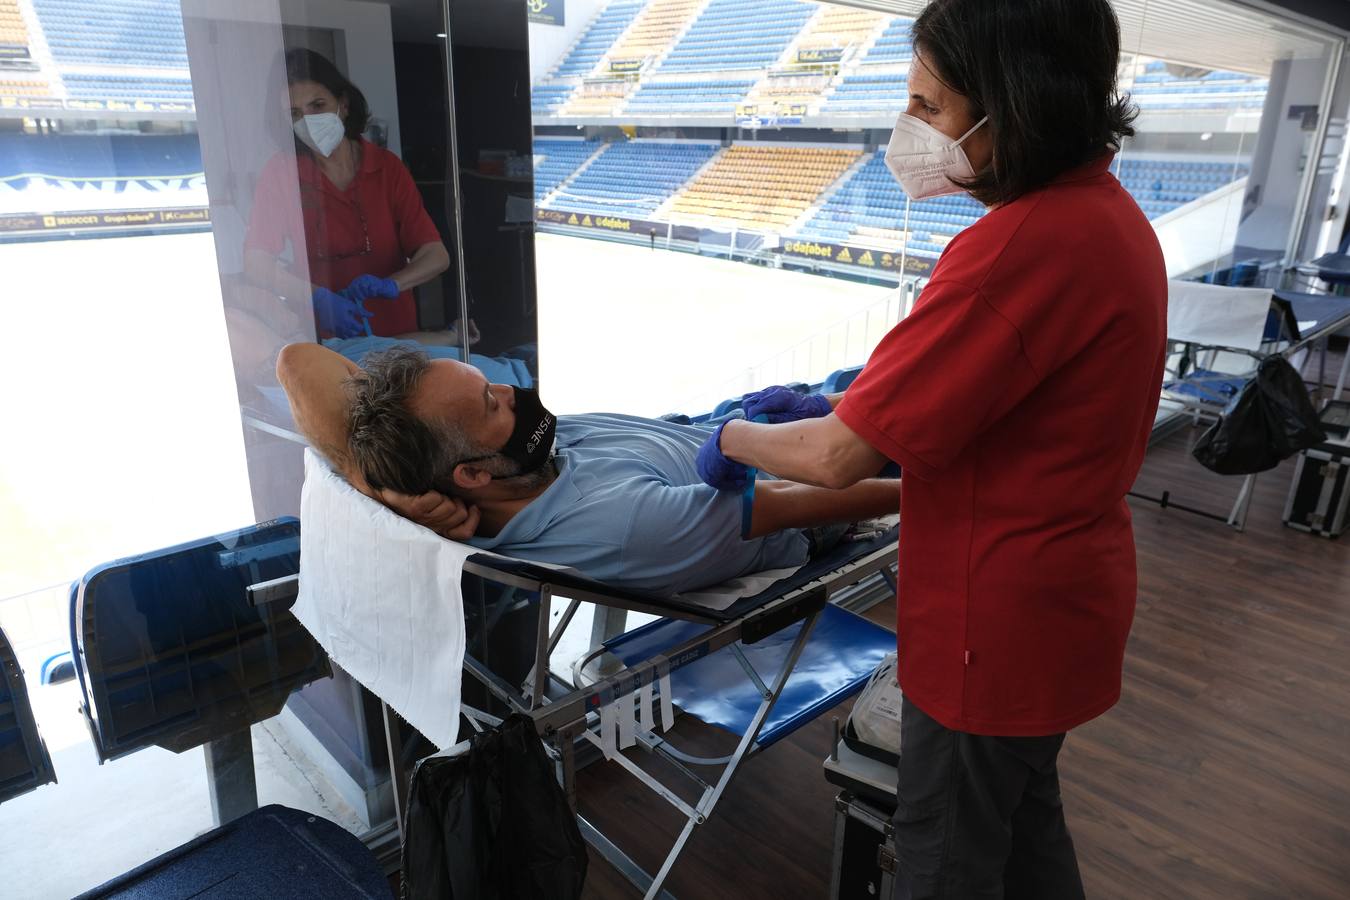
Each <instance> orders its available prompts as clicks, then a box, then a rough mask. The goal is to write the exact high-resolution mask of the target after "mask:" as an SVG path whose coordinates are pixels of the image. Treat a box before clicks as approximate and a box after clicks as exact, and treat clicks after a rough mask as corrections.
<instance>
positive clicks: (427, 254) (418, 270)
mask: <svg viewBox="0 0 1350 900" xmlns="http://www.w3.org/2000/svg"><path fill="white" fill-rule="evenodd" d="M449 267H450V252H449V251H448V250H446V249H445V245H444V244H442V243H441V242H440V241H433V242H432V243H430V244H423V245H422V246H420V247H418V248H417V251H416V252H415V253H413V255H412V259H410V260H408V264H407V265H406V266H404V267H403V268H402V269H400V270H399V271H397V272H395V273H394V274H393V275H391V276H389V277H390V278H392V279H394V281H395V282H396V283H397V284H398V289H399V290H400V291H408V290H412V289H413V288H415V287H417V286H419V285H423V284H426V283H427V282H428V281H430V280H431V279H433V278H435V277H436V276H437V275H439V274H441V273H442V272H444V271H445V270H446V269H447V268H449Z"/></svg>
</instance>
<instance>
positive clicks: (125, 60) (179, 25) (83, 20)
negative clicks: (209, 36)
mask: <svg viewBox="0 0 1350 900" xmlns="http://www.w3.org/2000/svg"><path fill="white" fill-rule="evenodd" d="M33 8H34V9H35V10H36V11H37V16H38V21H39V22H40V23H41V26H42V30H43V31H44V32H45V34H46V38H47V45H48V46H49V47H50V48H51V53H52V56H53V58H54V59H55V60H56V61H57V62H58V63H59V64H62V65H97V66H125V67H128V68H139V69H145V68H170V69H184V70H186V69H187V67H188V60H187V43H186V39H185V38H184V36H183V17H182V14H181V11H180V9H179V4H178V3H177V2H173V0H33Z"/></svg>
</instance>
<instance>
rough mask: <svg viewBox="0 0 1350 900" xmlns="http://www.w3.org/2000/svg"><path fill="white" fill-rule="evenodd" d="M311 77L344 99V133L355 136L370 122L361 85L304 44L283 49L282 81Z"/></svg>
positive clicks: (334, 94) (292, 81)
mask: <svg viewBox="0 0 1350 900" xmlns="http://www.w3.org/2000/svg"><path fill="white" fill-rule="evenodd" d="M300 81H313V82H315V83H316V84H321V85H323V86H324V87H326V88H328V90H330V91H332V93H333V96H334V97H336V98H338V100H339V101H343V100H345V101H347V121H346V125H347V137H349V138H351V139H353V140H355V139H357V138H359V137H360V136H361V135H362V133H363V132H365V130H366V126H367V125H368V124H370V105H369V104H368V103H366V95H365V94H363V93H361V89H360V88H358V87H357V86H356V85H354V84H352V83H351V82H350V81H348V80H347V78H346V76H344V75H343V74H342V73H341V72H339V71H338V69H337V66H335V65H333V64H332V63H331V62H329V61H328V59H327V58H326V57H324V56H323V55H322V54H319V53H315V52H314V51H313V50H308V49H306V48H304V47H294V48H292V49H290V50H287V51H286V83H287V84H295V83H297V82H300Z"/></svg>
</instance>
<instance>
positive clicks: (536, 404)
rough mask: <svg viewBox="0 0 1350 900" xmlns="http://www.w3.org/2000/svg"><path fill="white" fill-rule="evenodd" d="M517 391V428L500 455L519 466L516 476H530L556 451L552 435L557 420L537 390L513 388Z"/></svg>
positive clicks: (556, 425)
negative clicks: (545, 406) (546, 407)
mask: <svg viewBox="0 0 1350 900" xmlns="http://www.w3.org/2000/svg"><path fill="white" fill-rule="evenodd" d="M513 390H514V391H515V392H516V427H515V428H513V429H512V430H511V436H510V437H509V438H507V439H506V443H505V444H503V445H502V449H501V450H499V451H498V452H499V453H501V455H502V456H505V457H506V458H507V459H510V460H513V461H515V462H516V463H518V464H519V465H520V472H519V473H517V474H520V475H527V474H529V473H530V472H536V471H538V470H539V469H541V468H543V465H544V463H546V462H548V456H549V453H550V452H552V450H553V433H554V432H555V431H557V430H558V419H557V417H556V416H554V415H553V413H551V412H549V411H548V410H547V409H545V408H544V404H543V402H542V401H541V400H540V399H539V392H538V391H531V390H526V389H525V388H513Z"/></svg>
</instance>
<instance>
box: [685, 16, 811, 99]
mask: <svg viewBox="0 0 1350 900" xmlns="http://www.w3.org/2000/svg"><path fill="white" fill-rule="evenodd" d="M815 9H816V6H815V4H812V3H803V2H799V0H712V2H710V3H709V4H708V5H707V6H706V7H705V8H704V10H703V12H701V13H700V14H699V16H698V18H696V19H695V20H694V22H693V24H692V25H690V26H689V30H688V31H686V32H685V33H684V35H683V37H681V38H680V40H679V42H678V43H676V45H675V47H674V48H673V49H672V50H671V51H670V54H669V55H668V56H666V58H665V60H664V61H663V62H662V63H661V68H660V71H661V72H729V71H735V70H742V69H767V68H768V67H769V66H771V65H772V64H773V63H774V62H775V61H776V60H777V59H778V57H779V56H781V55H782V54H783V51H784V50H786V49H787V46H788V44H790V43H792V41H793V39H794V38H796V37H797V34H798V33H799V32H800V31H801V29H802V26H803V25H805V24H806V22H807V20H808V19H810V18H811V15H812V14H813V13H814V12H815ZM742 96H744V93H742Z"/></svg>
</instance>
